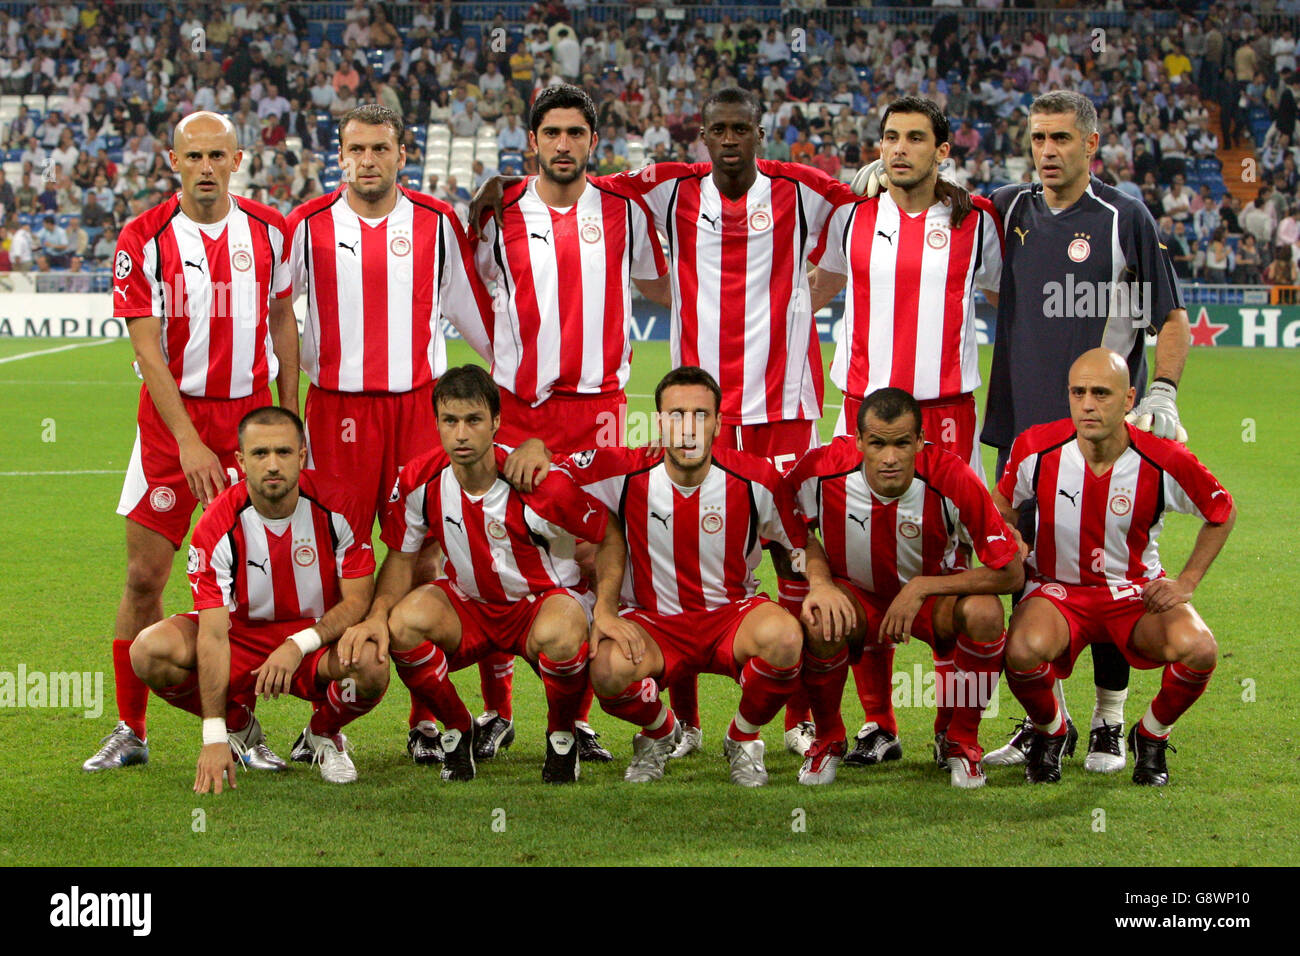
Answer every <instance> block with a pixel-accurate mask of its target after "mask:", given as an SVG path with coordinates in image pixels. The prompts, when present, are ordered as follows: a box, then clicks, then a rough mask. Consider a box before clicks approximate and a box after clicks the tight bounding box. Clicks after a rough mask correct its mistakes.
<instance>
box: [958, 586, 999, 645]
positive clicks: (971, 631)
mask: <svg viewBox="0 0 1300 956" xmlns="http://www.w3.org/2000/svg"><path fill="white" fill-rule="evenodd" d="M961 615H962V622H963V625H964V628H965V634H966V636H967V637H969V638H970V639H971V640H972V641H974V642H975V643H976V644H991V643H992V642H994V641H996V640H997V639H998V638H999V637H1000V636H1001V635H1002V624H1003V615H1002V602H1001V601H999V600H998V599H997V598H996V597H994V596H993V595H991V594H977V595H972V596H970V597H968V598H966V599H965V600H964V601H963V602H962V608H961Z"/></svg>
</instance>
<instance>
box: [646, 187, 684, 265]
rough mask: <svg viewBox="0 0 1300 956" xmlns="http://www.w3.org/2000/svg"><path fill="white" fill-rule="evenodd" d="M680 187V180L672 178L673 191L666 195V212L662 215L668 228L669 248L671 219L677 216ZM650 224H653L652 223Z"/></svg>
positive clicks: (671, 242)
mask: <svg viewBox="0 0 1300 956" xmlns="http://www.w3.org/2000/svg"><path fill="white" fill-rule="evenodd" d="M681 188H682V181H681V180H680V179H675V180H673V192H672V195H671V196H669V197H668V207H667V210H668V214H667V215H666V216H664V225H665V226H666V227H667V228H668V248H669V249H672V248H674V246H673V220H675V219H676V218H677V193H678V192H679V191H680V190H681ZM651 225H652V226H653V223H652V224H651Z"/></svg>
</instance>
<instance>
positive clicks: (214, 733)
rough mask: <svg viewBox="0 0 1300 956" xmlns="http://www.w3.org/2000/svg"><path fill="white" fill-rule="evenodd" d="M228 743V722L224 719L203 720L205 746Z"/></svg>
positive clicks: (206, 718)
mask: <svg viewBox="0 0 1300 956" xmlns="http://www.w3.org/2000/svg"><path fill="white" fill-rule="evenodd" d="M225 742H226V720H225V718H224V717H204V718H203V746H205V747H206V746H207V745H208V744H224V743H225Z"/></svg>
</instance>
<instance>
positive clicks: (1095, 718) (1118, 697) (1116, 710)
mask: <svg viewBox="0 0 1300 956" xmlns="http://www.w3.org/2000/svg"><path fill="white" fill-rule="evenodd" d="M1126 700H1128V688H1127V687H1125V688H1124V689H1123V690H1107V689H1106V688H1105V687H1098V688H1097V706H1096V708H1095V709H1094V710H1093V712H1092V726H1093V727H1094V728H1095V727H1100V726H1101V722H1102V721H1103V720H1104V721H1105V722H1106V723H1108V724H1122V723H1124V701H1126Z"/></svg>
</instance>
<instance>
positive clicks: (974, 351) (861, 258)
mask: <svg viewBox="0 0 1300 956" xmlns="http://www.w3.org/2000/svg"><path fill="white" fill-rule="evenodd" d="M882 126H883V130H884V131H883V132H882V134H881V142H880V149H881V159H880V162H881V164H882V168H883V169H884V171H885V172H886V173H887V174H888V186H889V188H888V189H887V190H885V191H883V192H881V193H880V194H879V195H878V196H876V197H874V198H868V199H862V200H859V201H858V202H855V203H852V204H850V205H847V206H841V207H840V208H839V209H837V210H836V211H835V213H834V214H833V215H832V216H831V217H830V219H829V220H828V221H827V223H826V228H825V230H824V231H823V232H822V237H821V241H820V243H819V249H818V251H817V252H815V253H814V254H813V258H814V259H817V258H818V257H819V256H820V264H819V268H818V269H816V270H815V271H814V272H813V273H812V275H811V277H810V280H809V283H810V286H811V288H812V307H813V311H814V312H816V311H817V310H818V309H820V308H822V306H824V305H826V304H827V303H828V302H830V300H831V299H832V298H834V297H835V295H836V294H838V293H839V291H840V290H841V289H843V288H845V285H846V283H847V287H848V291H847V293H846V295H845V302H844V321H843V325H842V326H841V329H842V331H841V338H840V339H839V341H838V342H837V343H836V346H835V358H834V359H833V360H832V362H831V381H833V382H834V383H835V384H836V385H838V386H839V388H840V390H841V391H843V392H844V407H843V410H842V411H841V413H840V417H839V421H838V422H837V424H836V427H835V431H836V434H837V435H849V434H851V433H852V432H853V431H854V428H855V423H856V422H857V420H858V415H857V411H858V408H859V407H861V405H862V401H863V398H864V397H865V396H866V395H868V394H871V393H872V392H875V391H876V390H877V389H882V388H887V387H894V388H901V389H902V390H904V391H905V392H908V393H909V394H911V395H912V396H913V397H915V398H916V399H917V400H918V402H919V404H920V408H921V421H920V423H919V424H920V426H921V430H922V431H923V432H924V434H925V436H926V439H927V440H928V441H931V442H934V443H935V445H937V446H938V447H940V448H944V449H946V450H948V451H950V452H952V453H954V454H955V455H957V457H959V458H960V459H961V460H962V461H964V462H966V464H967V465H969V466H970V467H971V468H972V469H973V470H974V472H975V474H976V475H978V476H980V477H981V478H982V477H983V475H984V466H983V463H982V462H981V459H980V453H979V443H978V442H977V441H976V440H975V433H976V427H975V422H976V409H975V394H974V393H975V389H976V388H978V387H979V384H980V373H979V353H978V348H977V342H976V336H975V290H976V289H977V288H979V289H981V290H984V293H985V295H986V296H988V297H989V298H990V299H991V300H992V301H994V302H996V301H997V292H996V291H990V290H996V289H997V287H998V282H999V279H1000V278H1001V272H1002V236H1001V231H1000V224H999V222H998V217H997V214H996V213H995V212H994V210H993V206H992V204H991V203H990V202H989V201H988V200H987V199H985V198H983V197H982V196H977V197H973V199H972V201H973V204H974V207H975V213H976V214H975V215H972V216H959V215H958V214H957V213H954V212H953V211H952V210H951V209H950V208H949V207H948V206H947V205H946V204H945V203H944V202H942V201H941V200H940V199H939V197H938V196H937V195H936V194H935V187H936V184H937V182H938V179H939V164H940V163H941V162H943V161H944V160H945V159H947V157H948V150H949V146H950V144H949V141H948V134H949V129H948V118H947V117H946V116H944V114H943V111H942V110H940V109H939V107H938V106H937V105H936V104H935V103H934V102H933V101H931V100H928V99H922V98H920V97H915V96H905V97H903V98H901V99H898V100H895V101H894V102H892V103H890V104H889V106H888V108H886V110H885V115H884V119H883V121H882ZM963 557H964V555H963ZM999 629H1000V628H999ZM894 647H895V645H894V644H893V643H890V642H876V641H868V642H866V644H865V645H864V647H863V653H862V654H861V656H859V657H858V658H857V660H856V661H855V662H854V664H853V675H854V678H855V680H856V682H857V686H858V698H859V700H860V701H861V703H862V709H863V714H864V721H865V722H864V724H863V725H862V729H861V730H859V731H858V734H857V740H856V742H855V744H854V747H853V751H852V752H851V753H850V754H849V755H848V756H847V757H846V758H845V759H846V762H848V763H856V764H863V765H869V764H875V763H879V762H880V761H882V760H896V759H898V758H899V757H901V756H902V752H903V748H902V744H901V742H900V741H899V739H898V722H897V720H896V718H895V716H894V708H893V705H892V702H891V691H892V686H893V685H892V683H891V678H892V676H893V666H894ZM934 652H935V654H934V666H935V672H936V677H937V678H938V680H937V682H936V685H935V686H936V693H937V694H938V695H939V701H938V708H937V712H936V714H935V726H934V732H935V739H936V741H937V742H940V745H938V746H937V749H936V751H935V759H936V760H937V761H938V762H939V763H940V764H941V765H942V764H943V763H944V761H945V759H946V758H945V754H944V752H943V749H942V746H941V742H942V740H943V735H944V734H945V732H946V731H947V729H948V721H949V719H950V718H951V716H952V706H951V704H950V703H949V702H948V701H946V700H945V699H943V694H944V692H945V690H946V689H947V688H948V687H950V686H952V677H951V675H952V673H953V661H952V659H951V657H950V656H948V655H946V654H944V653H941V651H940V646H934Z"/></svg>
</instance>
